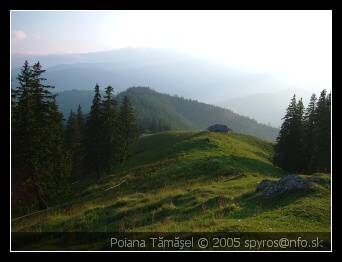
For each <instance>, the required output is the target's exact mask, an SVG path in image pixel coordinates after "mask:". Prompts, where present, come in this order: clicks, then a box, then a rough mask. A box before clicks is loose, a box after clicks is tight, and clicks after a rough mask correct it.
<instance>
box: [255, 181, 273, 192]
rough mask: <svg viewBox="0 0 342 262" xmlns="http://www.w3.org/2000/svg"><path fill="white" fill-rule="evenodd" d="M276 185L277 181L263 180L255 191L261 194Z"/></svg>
mask: <svg viewBox="0 0 342 262" xmlns="http://www.w3.org/2000/svg"><path fill="white" fill-rule="evenodd" d="M274 183H276V182H275V181H272V180H269V179H265V180H262V181H261V182H260V183H259V184H258V185H257V187H256V189H255V191H256V192H260V191H264V190H266V189H267V188H269V187H270V186H272V185H273V184H274Z"/></svg>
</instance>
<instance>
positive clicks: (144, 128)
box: [138, 117, 171, 134]
mask: <svg viewBox="0 0 342 262" xmlns="http://www.w3.org/2000/svg"><path fill="white" fill-rule="evenodd" d="M138 130H139V133H140V134H144V133H156V132H162V131H167V130H171V126H170V125H169V124H168V123H165V122H164V121H162V120H160V119H158V118H155V117H152V118H147V117H144V118H142V119H140V120H139V122H138Z"/></svg>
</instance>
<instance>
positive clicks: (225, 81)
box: [12, 48, 280, 104]
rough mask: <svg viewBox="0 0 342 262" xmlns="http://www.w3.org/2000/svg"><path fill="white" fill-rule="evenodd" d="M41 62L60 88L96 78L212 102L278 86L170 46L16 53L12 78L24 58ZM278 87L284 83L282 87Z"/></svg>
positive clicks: (52, 82)
mask: <svg viewBox="0 0 342 262" xmlns="http://www.w3.org/2000/svg"><path fill="white" fill-rule="evenodd" d="M26 59H27V60H28V61H29V62H30V63H34V62H37V61H40V62H41V64H42V65H43V68H44V69H47V71H46V74H45V77H46V78H47V79H48V82H49V84H50V85H53V86H55V87H56V91H58V92H60V91H65V90H72V89H80V90H87V89H89V88H91V87H93V86H94V85H95V84H96V83H98V84H99V85H100V86H102V85H103V86H107V85H112V86H113V87H114V88H115V89H116V90H117V91H124V90H125V89H126V88H127V87H130V86H152V87H153V88H154V89H155V90H157V91H159V92H162V93H168V94H178V95H182V96H184V97H192V98H194V99H198V100H200V101H204V102H206V103H210V104H216V102H217V101H221V100H222V98H224V97H226V98H233V97H238V96H243V95H247V94H251V93H255V92H260V91H263V90H267V88H269V87H270V85H272V86H273V88H274V87H277V85H276V84H274V82H273V79H272V77H271V76H270V75H267V74H254V73H250V72H244V71H241V70H239V69H236V68H232V67H229V66H227V65H226V64H224V63H221V62H217V61H212V60H209V59H206V58H203V57H200V56H195V55H189V54H186V53H183V52H180V51H176V50H172V49H155V48H123V49H117V50H112V51H105V52H94V53H84V54H63V55H62V54H61V55H20V54H12V83H13V84H14V85H16V84H17V82H16V79H15V77H16V75H17V73H18V72H19V69H18V68H19V67H21V66H22V65H23V63H24V61H25V60H26ZM279 88H280V87H279Z"/></svg>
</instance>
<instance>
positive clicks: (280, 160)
mask: <svg viewBox="0 0 342 262" xmlns="http://www.w3.org/2000/svg"><path fill="white" fill-rule="evenodd" d="M302 115H303V103H302V101H301V100H300V101H299V102H298V104H297V102H296V96H295V95H294V96H293V98H292V99H291V102H290V104H289V106H288V108H287V111H286V114H285V116H284V118H283V120H284V121H283V123H282V125H281V129H280V131H279V135H278V137H277V141H276V142H277V143H276V146H275V151H274V163H275V164H276V165H278V166H280V167H281V168H283V169H285V170H287V171H290V172H294V171H298V170H299V169H300V168H301V167H302V163H303V162H302V159H301V155H302V122H301V121H302Z"/></svg>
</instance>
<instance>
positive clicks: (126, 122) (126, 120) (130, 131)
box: [118, 96, 138, 163]
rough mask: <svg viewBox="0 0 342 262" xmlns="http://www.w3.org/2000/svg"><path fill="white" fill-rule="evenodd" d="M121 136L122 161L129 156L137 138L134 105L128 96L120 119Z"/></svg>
mask: <svg viewBox="0 0 342 262" xmlns="http://www.w3.org/2000/svg"><path fill="white" fill-rule="evenodd" d="M118 127H119V137H120V162H121V163H123V162H125V161H126V159H127V156H128V148H129V145H130V144H131V143H133V142H134V141H135V140H136V138H137V134H138V133H137V124H136V118H135V114H134V110H133V107H132V106H131V103H130V102H129V100H128V97H127V96H125V97H124V98H123V101H122V104H121V107H120V113H119V119H118Z"/></svg>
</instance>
